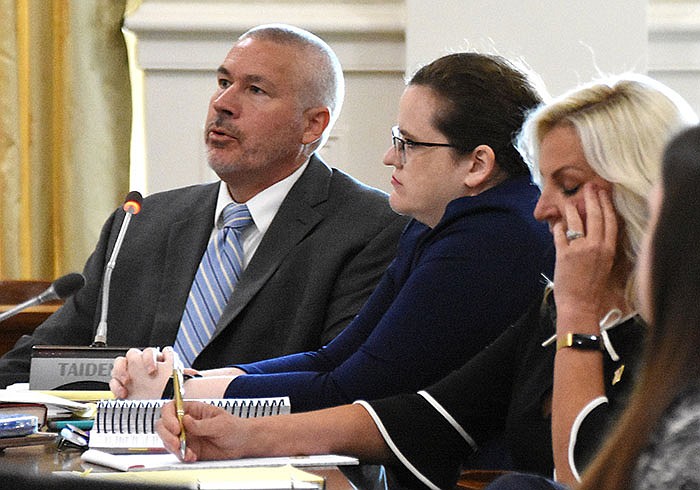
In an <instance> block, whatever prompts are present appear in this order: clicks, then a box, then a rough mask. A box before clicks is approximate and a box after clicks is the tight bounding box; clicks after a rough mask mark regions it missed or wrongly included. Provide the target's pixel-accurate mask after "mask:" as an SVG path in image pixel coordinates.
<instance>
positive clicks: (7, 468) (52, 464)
mask: <svg viewBox="0 0 700 490" xmlns="http://www.w3.org/2000/svg"><path fill="white" fill-rule="evenodd" d="M88 468H92V469H93V471H109V470H108V469H106V468H103V467H101V466H96V465H92V464H89V463H83V462H82V461H80V452H79V451H77V450H72V449H69V450H65V451H58V450H57V449H56V448H55V446H53V445H46V446H28V447H13V448H7V449H5V450H4V451H3V452H2V453H0V472H4V473H12V472H13V471H16V472H20V471H21V472H23V473H31V474H35V475H45V474H49V473H51V472H53V471H84V470H86V469H88ZM303 470H304V471H308V472H310V473H314V474H317V475H320V476H323V477H324V478H325V479H326V490H352V489H354V488H355V487H353V486H352V484H350V482H349V481H348V479H347V478H345V475H343V473H342V472H341V471H340V470H339V469H338V468H337V467H328V468H303ZM0 487H2V482H0Z"/></svg>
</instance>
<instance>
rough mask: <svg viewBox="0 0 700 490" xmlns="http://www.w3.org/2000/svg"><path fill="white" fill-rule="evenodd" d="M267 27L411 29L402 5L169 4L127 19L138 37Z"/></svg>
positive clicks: (155, 4) (145, 7)
mask: <svg viewBox="0 0 700 490" xmlns="http://www.w3.org/2000/svg"><path fill="white" fill-rule="evenodd" d="M261 19H263V20H262V22H265V23H267V22H286V23H289V24H293V25H296V26H299V27H303V28H305V29H308V30H311V31H314V32H317V31H318V32H347V33H378V32H383V33H399V32H403V30H404V25H405V9H404V6H403V3H402V2H377V3H358V4H355V3H343V4H333V3H323V4H318V3H309V2H225V3H222V2H215V1H202V2H187V3H179V2H168V1H162V0H161V1H159V0H153V1H145V2H144V3H143V4H142V5H141V6H140V7H139V8H138V10H136V12H134V14H133V15H131V16H129V18H128V19H127V23H126V26H127V27H128V28H129V29H131V30H135V31H137V32H138V31H161V32H164V31H171V32H216V31H218V32H231V31H232V30H235V31H245V30H246V29H248V28H250V27H251V26H253V25H256V24H260V23H261Z"/></svg>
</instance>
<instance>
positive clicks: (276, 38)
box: [238, 24, 345, 148]
mask: <svg viewBox="0 0 700 490" xmlns="http://www.w3.org/2000/svg"><path fill="white" fill-rule="evenodd" d="M248 38H251V39H259V40H263V41H270V42H273V43H277V44H283V45H291V46H298V47H299V48H300V49H302V50H304V51H305V55H306V57H305V60H304V61H305V65H304V67H303V68H304V69H303V71H301V72H300V73H301V74H302V76H303V77H304V78H305V80H303V83H302V87H303V88H304V90H302V92H301V93H300V94H299V102H300V103H301V105H302V109H308V108H310V107H319V106H325V107H328V109H329V111H330V121H329V123H328V127H327V128H326V129H325V131H324V132H323V137H322V138H321V141H320V144H319V145H318V146H317V147H316V148H318V147H320V146H322V145H323V143H325V142H326V140H327V139H328V134H329V133H330V131H331V129H332V128H333V124H335V121H336V120H337V119H338V114H340V109H341V108H342V106H343V98H344V96H345V79H344V77H343V69H342V67H341V66H340V61H339V60H338V57H337V56H336V54H335V52H333V50H332V49H331V47H330V46H329V45H328V44H327V43H326V42H325V41H324V40H323V39H321V38H320V37H318V36H316V35H315V34H312V33H310V32H308V31H306V30H304V29H300V28H298V27H295V26H291V25H287V24H264V25H260V26H257V27H253V28H252V29H250V30H248V31H246V32H244V33H243V34H242V35H241V36H240V37H239V38H238V41H239V42H240V41H242V40H244V39H248Z"/></svg>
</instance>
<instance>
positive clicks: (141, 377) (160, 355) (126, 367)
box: [109, 347, 174, 400]
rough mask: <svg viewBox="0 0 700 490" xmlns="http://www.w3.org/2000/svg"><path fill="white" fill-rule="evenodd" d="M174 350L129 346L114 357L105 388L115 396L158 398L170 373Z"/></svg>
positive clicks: (142, 398) (141, 398)
mask: <svg viewBox="0 0 700 490" xmlns="http://www.w3.org/2000/svg"><path fill="white" fill-rule="evenodd" d="M173 356H174V352H173V349H172V348H171V347H166V348H164V349H163V351H162V352H161V351H160V350H158V349H154V348H151V347H149V348H147V349H144V350H143V351H141V350H139V349H129V350H128V351H127V353H126V356H125V357H122V356H119V357H117V358H116V359H115V360H114V367H113V368H112V379H111V380H110V382H109V388H110V390H112V393H114V396H116V397H117V398H129V399H139V400H148V399H154V398H160V397H161V395H162V393H163V389H164V388H165V385H166V384H167V382H168V378H169V377H170V376H171V375H172V373H173Z"/></svg>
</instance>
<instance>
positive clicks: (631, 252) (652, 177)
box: [517, 74, 698, 305]
mask: <svg viewBox="0 0 700 490" xmlns="http://www.w3.org/2000/svg"><path fill="white" fill-rule="evenodd" d="M697 120H698V118H697V116H696V115H695V113H694V112H693V110H692V109H691V108H690V106H689V105H688V103H687V102H685V101H684V100H683V99H682V98H681V97H680V96H679V95H678V94H677V93H675V92H674V91H672V90H671V89H670V88H668V87H666V86H665V85H663V84H661V83H659V82H657V81H655V80H653V79H651V78H649V77H647V76H644V75H638V74H626V75H622V76H616V77H609V78H605V79H601V80H596V81H594V82H592V83H589V84H587V85H584V86H581V87H578V88H576V89H574V90H572V91H570V92H567V93H565V94H563V95H562V96H560V97H558V98H556V99H554V100H553V101H552V102H550V103H548V104H545V105H543V106H540V107H539V108H538V109H536V110H535V111H533V112H532V113H531V114H530V115H529V117H528V119H527V120H526V122H525V124H524V125H523V129H522V131H521V132H520V135H519V136H518V139H517V145H518V150H519V151H520V152H521V154H522V155H523V158H524V159H525V161H526V162H528V165H529V166H530V171H531V173H532V177H533V180H534V181H535V182H536V183H538V184H539V183H540V180H541V177H540V174H539V169H538V165H537V157H538V155H539V151H540V144H541V143H542V139H543V138H544V137H545V135H546V134H547V133H549V131H551V130H552V129H553V128H554V127H556V126H559V125H562V124H569V125H571V126H572V127H573V128H574V130H575V131H576V133H577V134H578V136H579V138H580V140H581V144H582V146H583V151H584V155H585V157H586V161H587V162H588V164H589V165H590V166H591V168H592V169H593V170H594V171H595V172H596V173H597V174H598V175H600V176H601V177H602V178H603V179H605V180H607V181H608V182H610V183H611V184H612V187H613V192H612V194H613V196H612V197H613V202H614V205H615V209H616V210H617V213H618V214H619V216H620V217H621V218H622V221H623V226H622V227H621V229H622V230H623V232H622V236H621V247H622V252H624V254H625V256H626V258H627V259H628V260H629V261H630V263H632V264H634V263H636V261H637V255H638V253H639V249H640V246H641V242H642V235H643V233H644V230H645V228H646V225H647V220H648V214H647V204H646V199H647V196H648V194H649V192H650V190H651V187H652V185H653V184H654V183H655V182H656V181H658V179H659V177H660V168H661V156H662V153H663V149H664V146H665V145H666V143H667V142H668V141H669V140H670V139H671V137H673V136H674V135H675V134H676V133H677V132H678V131H680V130H681V129H683V128H685V127H687V126H689V125H691V124H695V123H696V122H697ZM635 280H636V274H634V273H633V274H630V277H629V279H628V282H627V288H626V289H627V296H628V300H629V301H630V304H632V305H635V304H636V300H635V299H634V295H635V288H634V282H635Z"/></svg>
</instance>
